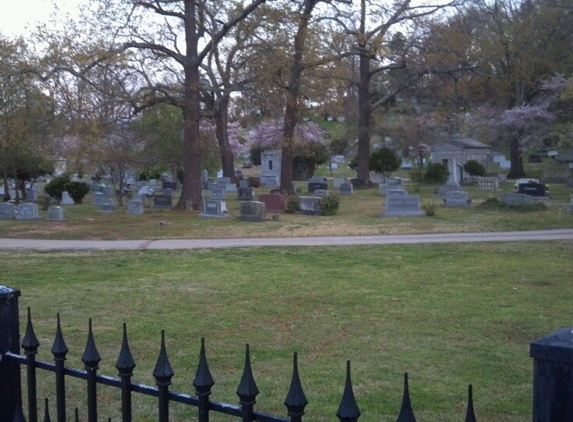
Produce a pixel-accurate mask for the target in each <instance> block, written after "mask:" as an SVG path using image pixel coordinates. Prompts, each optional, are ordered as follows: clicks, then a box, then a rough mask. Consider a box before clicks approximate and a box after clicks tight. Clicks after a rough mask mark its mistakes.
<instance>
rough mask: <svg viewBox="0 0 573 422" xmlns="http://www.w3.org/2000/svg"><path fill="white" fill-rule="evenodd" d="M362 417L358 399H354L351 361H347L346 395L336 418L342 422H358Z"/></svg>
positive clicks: (343, 396)
mask: <svg viewBox="0 0 573 422" xmlns="http://www.w3.org/2000/svg"><path fill="white" fill-rule="evenodd" d="M360 415H361V413H360V409H359V408H358V404H357V403H356V398H355V397H354V391H353V390H352V380H351V378H350V361H349V360H347V361H346V382H345V385H344V394H343V395H342V400H341V401H340V406H339V407H338V412H336V416H337V417H338V419H340V422H356V421H357V420H358V418H359V417H360Z"/></svg>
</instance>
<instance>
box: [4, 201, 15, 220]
mask: <svg viewBox="0 0 573 422" xmlns="http://www.w3.org/2000/svg"><path fill="white" fill-rule="evenodd" d="M15 218H16V205H14V204H11V203H9V202H0V220H14V219H15Z"/></svg>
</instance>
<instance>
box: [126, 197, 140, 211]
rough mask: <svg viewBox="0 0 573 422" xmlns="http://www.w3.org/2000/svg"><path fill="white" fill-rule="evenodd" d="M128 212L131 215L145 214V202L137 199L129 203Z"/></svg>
mask: <svg viewBox="0 0 573 422" xmlns="http://www.w3.org/2000/svg"><path fill="white" fill-rule="evenodd" d="M127 212H128V213H129V214H143V201H141V200H137V199H132V200H131V201H128V202H127Z"/></svg>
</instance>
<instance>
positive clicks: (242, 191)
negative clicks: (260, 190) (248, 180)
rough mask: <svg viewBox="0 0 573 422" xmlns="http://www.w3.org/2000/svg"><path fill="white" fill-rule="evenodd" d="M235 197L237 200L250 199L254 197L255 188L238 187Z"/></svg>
mask: <svg viewBox="0 0 573 422" xmlns="http://www.w3.org/2000/svg"><path fill="white" fill-rule="evenodd" d="M237 197H238V199H239V201H252V200H254V199H255V190H254V189H253V188H249V187H246V188H238V189H237Z"/></svg>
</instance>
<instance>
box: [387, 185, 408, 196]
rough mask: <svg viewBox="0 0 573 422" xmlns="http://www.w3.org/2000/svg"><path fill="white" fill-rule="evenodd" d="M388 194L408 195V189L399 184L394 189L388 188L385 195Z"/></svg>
mask: <svg viewBox="0 0 573 422" xmlns="http://www.w3.org/2000/svg"><path fill="white" fill-rule="evenodd" d="M389 195H408V191H407V190H406V189H404V188H403V187H401V186H398V187H396V188H394V189H388V190H387V191H386V196H389Z"/></svg>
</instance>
